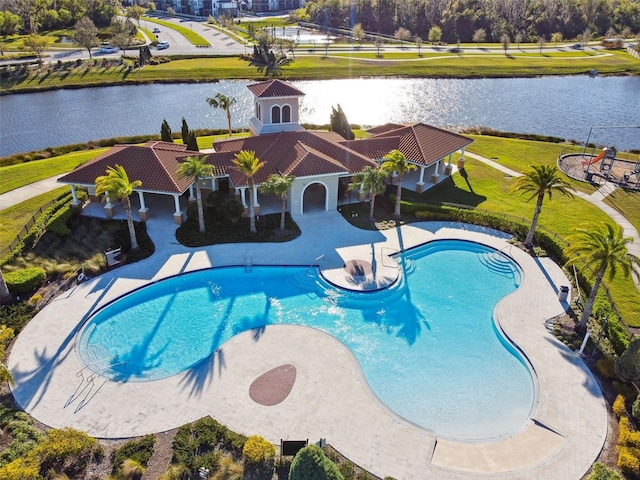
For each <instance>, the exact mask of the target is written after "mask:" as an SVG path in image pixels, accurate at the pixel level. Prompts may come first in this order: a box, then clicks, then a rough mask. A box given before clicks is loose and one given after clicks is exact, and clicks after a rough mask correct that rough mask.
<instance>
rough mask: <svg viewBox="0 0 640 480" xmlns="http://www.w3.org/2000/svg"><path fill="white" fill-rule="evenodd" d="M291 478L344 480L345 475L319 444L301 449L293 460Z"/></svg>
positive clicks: (296, 479) (295, 479)
mask: <svg viewBox="0 0 640 480" xmlns="http://www.w3.org/2000/svg"><path fill="white" fill-rule="evenodd" d="M289 480H344V477H343V476H342V474H341V473H340V470H338V467H336V464H335V463H333V462H332V461H331V460H329V459H328V458H327V457H326V456H325V454H324V452H323V451H322V449H321V448H320V447H318V446H317V445H309V446H308V447H304V448H303V449H301V450H300V451H299V452H298V453H297V454H296V456H295V458H294V459H293V462H291V469H290V470H289Z"/></svg>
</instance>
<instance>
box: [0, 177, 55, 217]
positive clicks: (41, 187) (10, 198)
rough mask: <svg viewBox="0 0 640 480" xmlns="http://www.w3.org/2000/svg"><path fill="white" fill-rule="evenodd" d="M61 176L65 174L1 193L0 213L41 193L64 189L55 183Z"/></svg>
mask: <svg viewBox="0 0 640 480" xmlns="http://www.w3.org/2000/svg"><path fill="white" fill-rule="evenodd" d="M63 175H66V173H63V174H61V175H56V176H55V177H49V178H45V179H44V180H40V181H39V182H34V183H30V184H29V185H25V186H24V187H20V188H16V189H14V190H10V191H8V192H6V193H3V194H2V195H0V211H2V210H4V209H5V208H9V207H13V206H14V205H17V204H18V203H21V202H24V201H25V200H29V199H30V198H33V197H36V196H38V195H41V194H43V193H47V192H50V191H51V190H55V189H56V188H60V187H64V185H62V184H61V183H58V182H57V180H58V179H59V178H60V177H62V176H63Z"/></svg>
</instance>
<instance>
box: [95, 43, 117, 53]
mask: <svg viewBox="0 0 640 480" xmlns="http://www.w3.org/2000/svg"><path fill="white" fill-rule="evenodd" d="M98 52H100V53H118V47H114V46H113V45H102V46H101V47H100V50H98Z"/></svg>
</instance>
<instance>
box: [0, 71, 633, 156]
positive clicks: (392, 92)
mask: <svg viewBox="0 0 640 480" xmlns="http://www.w3.org/2000/svg"><path fill="white" fill-rule="evenodd" d="M249 83H250V82H247V81H240V80H237V81H236V80H230V81H220V82H218V83H207V84H181V85H138V86H133V85H130V86H121V87H103V88H91V89H82V90H59V91H53V92H42V93H32V94H22V95H9V96H4V97H0V111H1V112H2V114H1V115H0V155H9V154H11V153H15V152H21V151H29V150H35V149H41V148H46V147H48V146H52V145H63V144H68V143H76V142H87V141H89V140H97V139H100V138H108V137H116V136H125V135H137V134H148V133H158V132H159V131H160V125H161V123H162V120H163V119H165V118H166V119H167V121H168V122H169V124H170V125H171V127H172V129H173V130H174V131H178V130H179V129H180V124H181V120H182V117H184V118H186V119H187V122H188V124H189V127H190V128H192V129H197V128H226V117H225V114H224V112H223V111H222V110H219V109H218V110H215V109H212V108H211V107H209V106H208V105H207V103H206V98H207V97H211V96H213V95H215V94H216V93H218V92H221V93H224V94H225V95H227V96H232V97H234V98H236V99H237V103H236V105H235V106H234V108H233V109H232V114H233V119H232V120H233V126H234V128H243V127H246V126H247V125H248V122H249V118H250V117H251V116H252V114H253V100H252V97H251V95H250V93H249V91H248V90H247V88H246V86H247V85H248V84H249ZM292 83H293V84H294V85H295V86H296V87H297V88H299V89H301V90H302V91H304V92H305V93H306V96H305V97H303V100H302V109H301V121H302V122H303V123H304V122H307V123H314V124H326V123H328V122H329V114H330V112H331V106H332V105H336V104H338V103H339V104H340V105H341V106H342V108H343V110H344V111H345V113H346V114H347V117H348V118H349V121H350V122H352V123H357V124H360V125H365V126H371V125H378V124H382V123H385V122H397V123H402V122H418V121H422V122H425V123H429V124H433V125H437V126H447V125H457V126H473V125H483V126H487V127H490V128H494V129H497V130H504V131H513V132H526V133H540V134H543V135H553V136H558V137H562V138H565V139H577V140H580V141H584V140H586V137H587V135H588V133H589V128H590V127H591V126H593V125H630V124H640V77H596V78H590V77H544V78H522V79H477V80H458V79H399V78H398V79H389V78H368V79H343V80H323V81H299V82H292ZM45 122H46V123H45ZM591 140H592V141H594V142H596V143H600V144H603V145H616V146H617V147H618V148H621V149H628V148H640V130H637V129H635V130H631V129H627V130H594V131H593V133H592V137H591ZM207 147H209V145H201V148H207Z"/></svg>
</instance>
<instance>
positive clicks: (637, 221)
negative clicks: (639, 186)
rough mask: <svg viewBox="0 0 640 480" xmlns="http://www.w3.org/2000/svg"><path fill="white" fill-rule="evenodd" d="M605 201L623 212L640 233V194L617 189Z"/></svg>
mask: <svg viewBox="0 0 640 480" xmlns="http://www.w3.org/2000/svg"><path fill="white" fill-rule="evenodd" d="M604 201H605V202H606V203H608V204H609V205H611V206H612V207H614V208H615V209H616V210H618V211H619V212H621V213H622V214H623V215H624V216H625V218H626V219H627V220H629V221H630V222H631V223H632V224H633V226H634V227H636V230H637V231H638V232H640V192H638V191H637V190H635V191H634V190H624V189H622V188H617V189H616V190H615V191H614V192H613V193H612V194H610V195H608V196H607V197H606V198H605V199H604Z"/></svg>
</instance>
